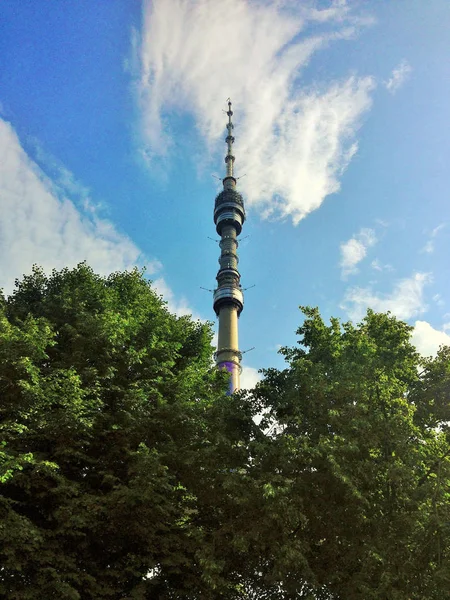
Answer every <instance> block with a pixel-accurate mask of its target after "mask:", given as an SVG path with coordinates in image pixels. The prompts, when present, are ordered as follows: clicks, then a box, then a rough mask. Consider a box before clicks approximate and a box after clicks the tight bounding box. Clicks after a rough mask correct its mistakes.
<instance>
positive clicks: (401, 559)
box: [0, 265, 450, 600]
mask: <svg viewBox="0 0 450 600" xmlns="http://www.w3.org/2000/svg"><path fill="white" fill-rule="evenodd" d="M304 312H305V315H306V319H305V321H304V324H303V325H302V327H300V329H299V331H298V333H299V335H300V342H301V345H300V346H299V347H298V348H291V349H284V350H283V351H282V352H283V354H284V355H285V358H286V360H287V368H286V369H284V370H281V371H279V370H276V369H269V370H267V371H266V372H265V373H264V379H263V381H262V382H261V383H260V384H258V386H257V387H256V389H255V390H253V391H251V392H248V393H241V394H235V395H233V396H232V397H229V396H226V388H227V381H226V376H225V374H223V373H219V372H217V371H216V370H215V369H213V368H211V353H212V348H211V331H210V327H209V325H207V324H202V323H199V322H195V321H192V320H191V319H190V318H188V317H181V318H177V317H176V316H174V315H172V314H170V313H169V312H168V311H167V308H166V306H165V304H164V303H163V302H162V300H161V299H160V298H159V297H158V295H157V294H155V293H154V291H153V290H152V288H151V286H150V284H149V283H148V282H147V281H146V280H145V278H144V277H143V276H142V274H141V273H139V272H137V271H134V272H131V273H114V274H112V275H110V276H109V277H107V278H102V277H99V276H97V275H95V274H94V273H93V272H92V271H91V270H90V269H89V268H88V267H87V266H86V265H80V266H78V267H77V268H75V269H73V270H63V271H61V272H54V273H53V274H52V275H51V276H49V277H47V276H45V275H44V274H43V272H42V271H41V270H39V269H35V270H34V271H33V273H32V275H31V276H27V277H24V278H23V280H22V281H20V282H18V283H17V286H16V290H15V291H14V293H13V294H12V295H11V296H10V297H9V298H3V299H1V300H0V394H1V404H0V440H1V442H0V443H1V446H0V468H1V470H0V597H4V598H8V599H11V600H15V599H17V600H19V599H24V600H26V599H35V598H42V599H43V600H47V599H49V600H50V599H52V598H55V599H62V600H64V599H67V600H69V599H70V600H77V599H81V600H85V599H86V600H91V599H92V600H93V599H108V600H116V599H119V598H121V599H124V598H128V599H162V600H163V599H166V598H167V599H182V598H189V599H192V600H195V599H197V598H198V599H214V598H225V599H227V598H228V599H230V600H233V599H235V600H238V599H255V600H256V599H260V600H262V599H277V598H278V599H287V598H308V599H310V600H315V599H317V600H318V599H321V598H323V599H336V600H337V599H339V600H375V599H376V600H427V599H430V600H441V599H442V598H444V597H446V596H447V595H448V594H449V592H450V504H449V498H450V489H449V482H450V433H449V428H448V422H449V421H450V409H449V396H450V350H449V349H448V348H447V349H445V348H444V349H442V350H441V351H440V353H439V354H438V356H437V357H436V358H435V359H429V360H425V361H424V360H422V359H420V357H419V356H418V354H417V353H416V351H415V349H414V347H413V346H412V345H411V344H410V341H409V337H410V328H409V327H408V326H407V325H406V324H405V323H403V322H401V321H398V320H396V319H395V318H393V317H391V316H389V315H383V314H374V313H372V312H369V313H368V315H367V317H366V318H365V319H364V321H363V322H362V323H361V324H360V325H358V326H354V325H352V324H340V323H339V322H338V321H337V320H332V322H331V325H330V326H327V325H325V323H324V322H323V321H322V319H321V317H320V315H319V313H318V312H317V311H316V310H312V309H304ZM261 413H262V414H263V415H264V416H263V420H262V422H261V423H260V425H259V426H257V425H255V421H254V418H255V416H256V415H258V414H259V415H261Z"/></svg>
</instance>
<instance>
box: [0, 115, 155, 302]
mask: <svg viewBox="0 0 450 600" xmlns="http://www.w3.org/2000/svg"><path fill="white" fill-rule="evenodd" d="M55 165H56V163H55ZM55 165H53V166H54V167H55ZM55 168H56V167H55ZM58 173H59V174H58V176H57V177H56V180H57V181H58V183H56V182H55V180H53V179H50V178H49V177H48V176H47V175H46V174H45V173H44V171H43V170H42V169H41V168H40V167H39V166H38V165H37V164H36V162H34V161H33V160H32V159H31V158H30V157H29V156H28V154H27V153H26V152H25V150H24V148H23V147H22V145H21V143H20V140H19V138H18V136H17V134H16V132H15V131H14V129H13V127H12V126H11V124H10V123H8V122H7V121H5V120H3V119H1V118H0V254H1V257H2V261H1V262H2V269H1V274H0V287H2V288H3V289H4V290H5V292H6V293H10V292H11V291H12V289H13V286H14V281H15V279H16V278H17V277H20V276H21V275H22V274H23V273H27V272H29V271H30V270H31V266H32V265H33V264H34V263H37V264H39V265H41V266H42V267H43V268H44V270H46V271H49V270H51V269H53V268H57V269H60V268H63V267H66V266H74V265H75V264H77V263H78V262H81V261H84V260H86V261H87V262H88V263H89V264H90V265H91V266H92V267H93V268H94V269H95V270H96V271H97V272H99V273H101V274H108V273H110V272H112V271H116V270H120V269H128V268H131V267H133V266H134V265H136V264H138V265H140V266H144V265H146V266H147V272H148V273H149V274H151V273H152V272H154V271H155V270H157V269H159V268H160V267H161V265H160V264H159V262H158V261H149V260H147V259H146V258H145V257H144V256H143V255H142V254H141V252H140V250H139V249H138V248H137V247H136V246H135V244H133V242H132V241H131V240H130V239H129V238H128V237H126V236H125V235H124V234H122V233H120V232H119V231H117V229H116V228H115V227H114V225H113V224H112V223H111V222H110V221H108V220H106V219H102V218H100V217H99V216H98V214H97V211H96V210H95V208H94V206H93V205H92V203H91V202H90V200H89V197H88V193H87V190H86V188H84V187H83V186H81V185H80V184H78V183H77V182H76V181H75V179H74V177H73V176H72V174H71V173H70V172H69V171H68V170H67V169H64V168H62V167H61V166H58ZM69 193H72V197H73V196H74V195H75V196H78V199H79V200H80V199H81V201H82V204H83V206H84V208H79V207H78V206H77V203H76V202H74V201H73V200H72V199H70V198H69Z"/></svg>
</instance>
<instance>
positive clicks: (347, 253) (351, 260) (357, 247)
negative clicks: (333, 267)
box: [339, 227, 377, 279]
mask: <svg viewBox="0 0 450 600" xmlns="http://www.w3.org/2000/svg"><path fill="white" fill-rule="evenodd" d="M376 242H377V237H376V235H375V231H374V230H373V229H369V228H367V227H365V228H363V229H361V230H360V231H359V232H358V233H357V234H356V235H354V236H353V237H352V238H350V239H349V240H347V241H346V242H342V244H341V246H340V250H341V261H340V263H339V266H340V267H341V276H342V278H343V279H346V278H347V277H348V276H349V275H351V274H353V273H357V272H358V269H357V266H356V265H357V264H358V263H360V262H361V261H362V260H363V258H364V257H365V256H366V254H367V250H368V248H371V247H372V246H374V245H375V244H376Z"/></svg>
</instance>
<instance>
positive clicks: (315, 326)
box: [255, 308, 450, 600]
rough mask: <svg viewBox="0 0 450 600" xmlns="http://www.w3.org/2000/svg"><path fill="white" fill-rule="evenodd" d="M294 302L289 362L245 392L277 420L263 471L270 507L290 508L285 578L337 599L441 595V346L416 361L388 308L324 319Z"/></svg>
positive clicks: (446, 364) (445, 587)
mask: <svg viewBox="0 0 450 600" xmlns="http://www.w3.org/2000/svg"><path fill="white" fill-rule="evenodd" d="M303 310H304V313H305V315H306V319H305V321H304V324H303V325H302V326H301V327H300V328H299V330H298V334H299V335H300V336H301V337H300V347H298V348H285V349H283V350H282V353H283V354H284V356H285V358H286V359H287V362H288V368H287V369H285V370H283V371H278V370H274V369H269V370H267V371H266V373H265V375H266V377H265V380H264V381H263V382H262V383H261V385H260V386H259V389H257V390H256V392H255V395H256V397H257V398H258V399H259V400H260V402H262V404H263V406H264V407H265V409H266V411H267V412H266V425H270V424H271V423H275V424H276V428H275V431H276V432H275V435H274V436H273V439H272V443H271V445H270V450H268V451H267V452H266V453H265V454H263V455H262V457H261V469H262V471H264V472H266V473H269V472H270V471H271V472H272V473H273V474H274V478H273V480H272V482H271V486H272V494H273V499H274V504H276V505H277V508H275V509H274V510H275V511H276V512H277V511H279V512H280V514H284V515H289V514H290V513H293V512H296V519H297V525H296V524H295V519H292V521H291V523H289V524H286V527H285V528H284V529H285V531H286V532H287V533H288V537H289V535H290V536H291V538H292V542H293V544H294V543H295V544H296V545H297V547H303V552H300V551H299V556H298V558H297V560H298V564H301V561H302V562H303V564H304V567H303V568H302V569H300V570H299V569H295V568H289V570H288V572H287V573H285V575H284V576H285V577H286V579H285V581H286V582H287V583H288V584H289V585H292V588H293V589H295V587H296V585H297V582H298V581H302V579H303V580H306V581H309V582H314V583H315V584H316V585H318V586H323V587H324V588H325V589H326V590H327V592H328V593H329V594H330V597H333V598H342V599H345V600H353V599H355V600H357V599H358V600H359V599H360V600H363V599H364V600H370V599H374V600H375V599H377V600H378V599H386V600H388V599H389V600H391V599H393V600H397V599H398V600H413V599H414V600H419V599H436V600H437V599H440V598H444V597H446V595H447V594H448V593H449V592H450V504H449V499H450V460H449V454H450V446H449V442H450V437H449V428H448V422H449V421H450V407H449V399H450V395H449V391H450V387H449V385H450V351H449V349H448V348H443V349H441V351H440V352H439V354H438V356H437V357H436V358H435V359H434V360H433V359H427V360H423V359H421V358H420V357H419V355H418V353H417V352H416V350H415V348H414V347H413V346H412V344H411V342H410V334H411V327H409V326H408V325H407V324H405V323H404V322H402V321H398V320H397V319H395V318H394V317H393V316H390V315H386V314H375V313H373V312H372V311H368V314H367V316H366V317H365V319H364V320H363V321H362V323H361V324H359V325H358V326H355V325H353V324H352V323H344V324H342V325H341V323H340V322H339V321H338V320H337V319H332V320H331V324H330V326H327V325H326V324H325V323H324V322H323V320H322V318H321V317H320V315H319V313H318V311H317V310H316V309H309V308H304V309H303ZM287 506H289V511H290V513H289V512H288V510H287ZM286 518H287V517H286ZM289 530H290V533H289ZM286 543H288V542H287V541H286ZM294 562H295V561H294ZM280 568H283V567H280ZM291 579H292V580H293V581H291Z"/></svg>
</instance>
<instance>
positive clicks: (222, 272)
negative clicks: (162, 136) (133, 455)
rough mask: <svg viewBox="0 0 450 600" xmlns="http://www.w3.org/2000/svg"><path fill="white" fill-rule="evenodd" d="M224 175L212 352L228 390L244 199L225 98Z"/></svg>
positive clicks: (234, 383)
mask: <svg viewBox="0 0 450 600" xmlns="http://www.w3.org/2000/svg"><path fill="white" fill-rule="evenodd" d="M227 115H228V123H227V131H228V133H227V137H226V138H225V141H226V143H227V154H226V156H225V164H226V175H225V177H224V178H223V190H222V191H221V192H220V193H219V194H218V195H217V197H216V201H215V206H214V223H215V225H216V231H217V233H218V234H219V235H220V250H221V252H220V257H219V265H220V266H219V271H218V273H217V277H216V279H217V288H216V289H215V290H214V311H215V313H216V315H217V316H218V318H219V339H218V342H217V351H216V354H215V358H216V364H217V366H218V367H219V368H225V369H227V371H228V372H229V373H230V393H233V392H234V391H235V390H238V389H239V387H240V385H239V380H240V374H241V370H242V369H241V358H242V355H241V352H240V351H239V338H238V318H239V316H240V314H241V312H242V309H243V308H244V293H243V291H242V287H241V275H240V273H239V271H238V263H239V258H238V255H237V249H238V245H239V242H238V240H237V236H238V235H239V234H240V233H241V231H242V225H243V223H244V221H245V210H244V200H243V198H242V195H241V194H240V193H239V192H238V191H236V179H235V177H234V155H233V143H234V137H233V129H234V125H233V123H232V121H231V117H232V116H233V111H232V110H231V100H229V99H228V111H227Z"/></svg>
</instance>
